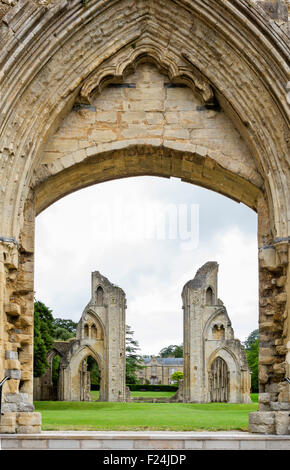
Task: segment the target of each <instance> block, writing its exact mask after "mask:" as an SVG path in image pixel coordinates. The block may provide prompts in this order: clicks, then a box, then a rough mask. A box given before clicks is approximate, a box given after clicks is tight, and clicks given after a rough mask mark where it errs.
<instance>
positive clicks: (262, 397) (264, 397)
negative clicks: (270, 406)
mask: <svg viewBox="0 0 290 470" xmlns="http://www.w3.org/2000/svg"><path fill="white" fill-rule="evenodd" d="M275 398H277V394H276V393H259V403H264V404H266V403H270V402H271V401H275Z"/></svg>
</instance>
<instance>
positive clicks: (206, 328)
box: [202, 307, 231, 339]
mask: <svg viewBox="0 0 290 470" xmlns="http://www.w3.org/2000/svg"><path fill="white" fill-rule="evenodd" d="M221 314H224V315H225V317H227V313H226V311H225V308H224V307H221V308H219V309H218V310H216V311H215V312H213V313H212V315H211V316H210V317H209V318H208V320H207V322H206V323H205V325H204V328H203V333H202V337H203V338H204V339H207V338H208V337H209V331H210V327H211V326H213V325H214V322H215V318H217V317H218V316H219V315H221ZM223 323H225V322H223ZM228 324H229V325H230V326H231V322H230V319H229V318H228ZM224 326H225V325H224Z"/></svg>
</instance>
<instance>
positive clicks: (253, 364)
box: [243, 330, 259, 392]
mask: <svg viewBox="0 0 290 470" xmlns="http://www.w3.org/2000/svg"><path fill="white" fill-rule="evenodd" d="M258 335H259V330H254V331H252V333H250V334H249V336H248V338H247V339H246V341H245V342H244V343H243V344H244V347H245V349H246V356H247V361H248V364H249V368H250V371H251V389H252V392H258V391H259V378H258V374H259V370H258V369H259V336H258Z"/></svg>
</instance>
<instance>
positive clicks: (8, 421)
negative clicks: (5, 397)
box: [0, 413, 16, 426]
mask: <svg viewBox="0 0 290 470" xmlns="http://www.w3.org/2000/svg"><path fill="white" fill-rule="evenodd" d="M0 424H1V426H15V424H16V413H5V414H3V415H2V416H1V418H0Z"/></svg>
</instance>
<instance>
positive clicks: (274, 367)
mask: <svg viewBox="0 0 290 470" xmlns="http://www.w3.org/2000/svg"><path fill="white" fill-rule="evenodd" d="M258 227H259V228H258V235H259V237H258V238H259V340H260V347H259V411H258V412H257V413H250V416H249V430H250V431H251V432H257V433H263V434H271V433H274V434H288V433H289V424H290V422H289V413H290V399H289V398H290V395H289V391H290V386H289V384H288V383H287V381H286V380H285V378H286V377H289V363H290V357H289V341H290V337H289V330H290V328H289V298H290V297H289V288H290V273H289V263H288V260H289V239H279V238H273V236H272V233H271V231H270V229H269V215H268V210H267V205H266V202H265V201H264V200H262V199H261V200H260V201H259V204H258Z"/></svg>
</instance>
